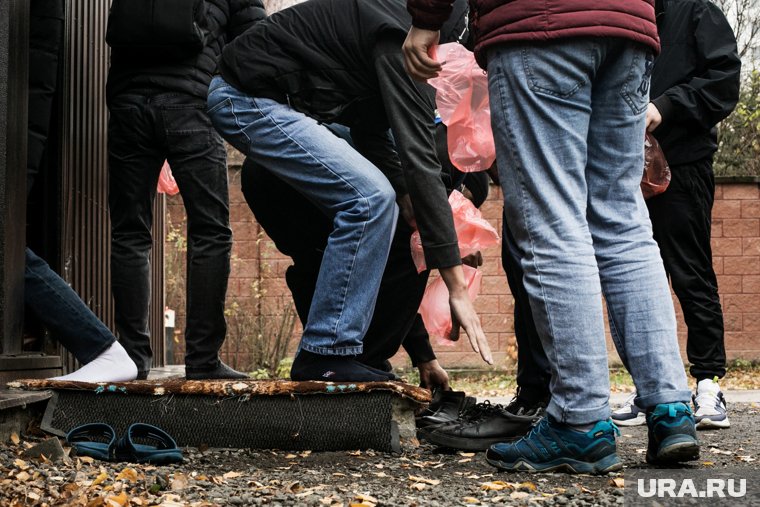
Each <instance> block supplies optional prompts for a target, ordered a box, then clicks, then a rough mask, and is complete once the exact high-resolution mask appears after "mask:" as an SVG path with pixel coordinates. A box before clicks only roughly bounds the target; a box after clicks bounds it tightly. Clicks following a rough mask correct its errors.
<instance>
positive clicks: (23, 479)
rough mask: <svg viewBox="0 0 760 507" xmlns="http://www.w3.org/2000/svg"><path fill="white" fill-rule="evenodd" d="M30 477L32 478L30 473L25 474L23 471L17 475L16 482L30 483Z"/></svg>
mask: <svg viewBox="0 0 760 507" xmlns="http://www.w3.org/2000/svg"><path fill="white" fill-rule="evenodd" d="M29 477H31V476H30V475H29V474H28V473H26V472H23V471H22V472H19V473H17V474H16V480H17V481H21V482H26V481H28V480H29Z"/></svg>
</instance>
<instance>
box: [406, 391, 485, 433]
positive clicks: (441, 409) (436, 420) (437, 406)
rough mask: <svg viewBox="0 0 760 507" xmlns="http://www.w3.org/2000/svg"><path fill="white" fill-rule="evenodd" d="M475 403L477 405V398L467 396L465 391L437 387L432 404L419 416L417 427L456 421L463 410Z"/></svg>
mask: <svg viewBox="0 0 760 507" xmlns="http://www.w3.org/2000/svg"><path fill="white" fill-rule="evenodd" d="M473 405H475V398H473V397H472V396H466V395H465V393H464V391H443V390H441V389H437V390H435V392H433V399H432V401H431V402H430V405H428V407H427V408H426V409H425V411H424V412H423V413H422V414H420V416H419V417H417V427H418V428H426V427H428V426H433V425H439V424H445V423H450V422H453V421H456V420H457V419H459V416H460V415H461V414H462V413H463V412H465V411H466V410H467V409H469V408H470V407H471V406H473Z"/></svg>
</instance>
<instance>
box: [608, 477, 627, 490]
mask: <svg viewBox="0 0 760 507" xmlns="http://www.w3.org/2000/svg"><path fill="white" fill-rule="evenodd" d="M610 485H612V486H615V487H616V488H624V487H625V479H623V478H622V477H615V478H614V479H611V480H610Z"/></svg>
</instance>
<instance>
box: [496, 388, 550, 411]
mask: <svg viewBox="0 0 760 507" xmlns="http://www.w3.org/2000/svg"><path fill="white" fill-rule="evenodd" d="M548 404H549V400H548V399H541V400H526V399H524V398H521V397H520V394H519V391H518V394H517V396H515V397H514V398H512V401H510V402H509V405H507V407H506V408H505V410H506V411H507V412H509V413H510V414H512V415H520V416H535V415H536V414H539V415H542V414H543V413H544V411H545V410H546V406H547V405H548Z"/></svg>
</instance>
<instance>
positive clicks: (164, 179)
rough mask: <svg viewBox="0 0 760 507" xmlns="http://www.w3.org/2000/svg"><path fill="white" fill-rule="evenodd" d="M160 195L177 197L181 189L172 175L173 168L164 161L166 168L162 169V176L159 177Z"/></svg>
mask: <svg viewBox="0 0 760 507" xmlns="http://www.w3.org/2000/svg"><path fill="white" fill-rule="evenodd" d="M157 190H158V193H160V194H167V195H176V194H178V193H179V187H178V186H177V181H176V180H175V179H174V176H173V175H172V168H171V167H169V162H168V161H164V166H163V167H162V168H161V174H159V175H158V188H157Z"/></svg>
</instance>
